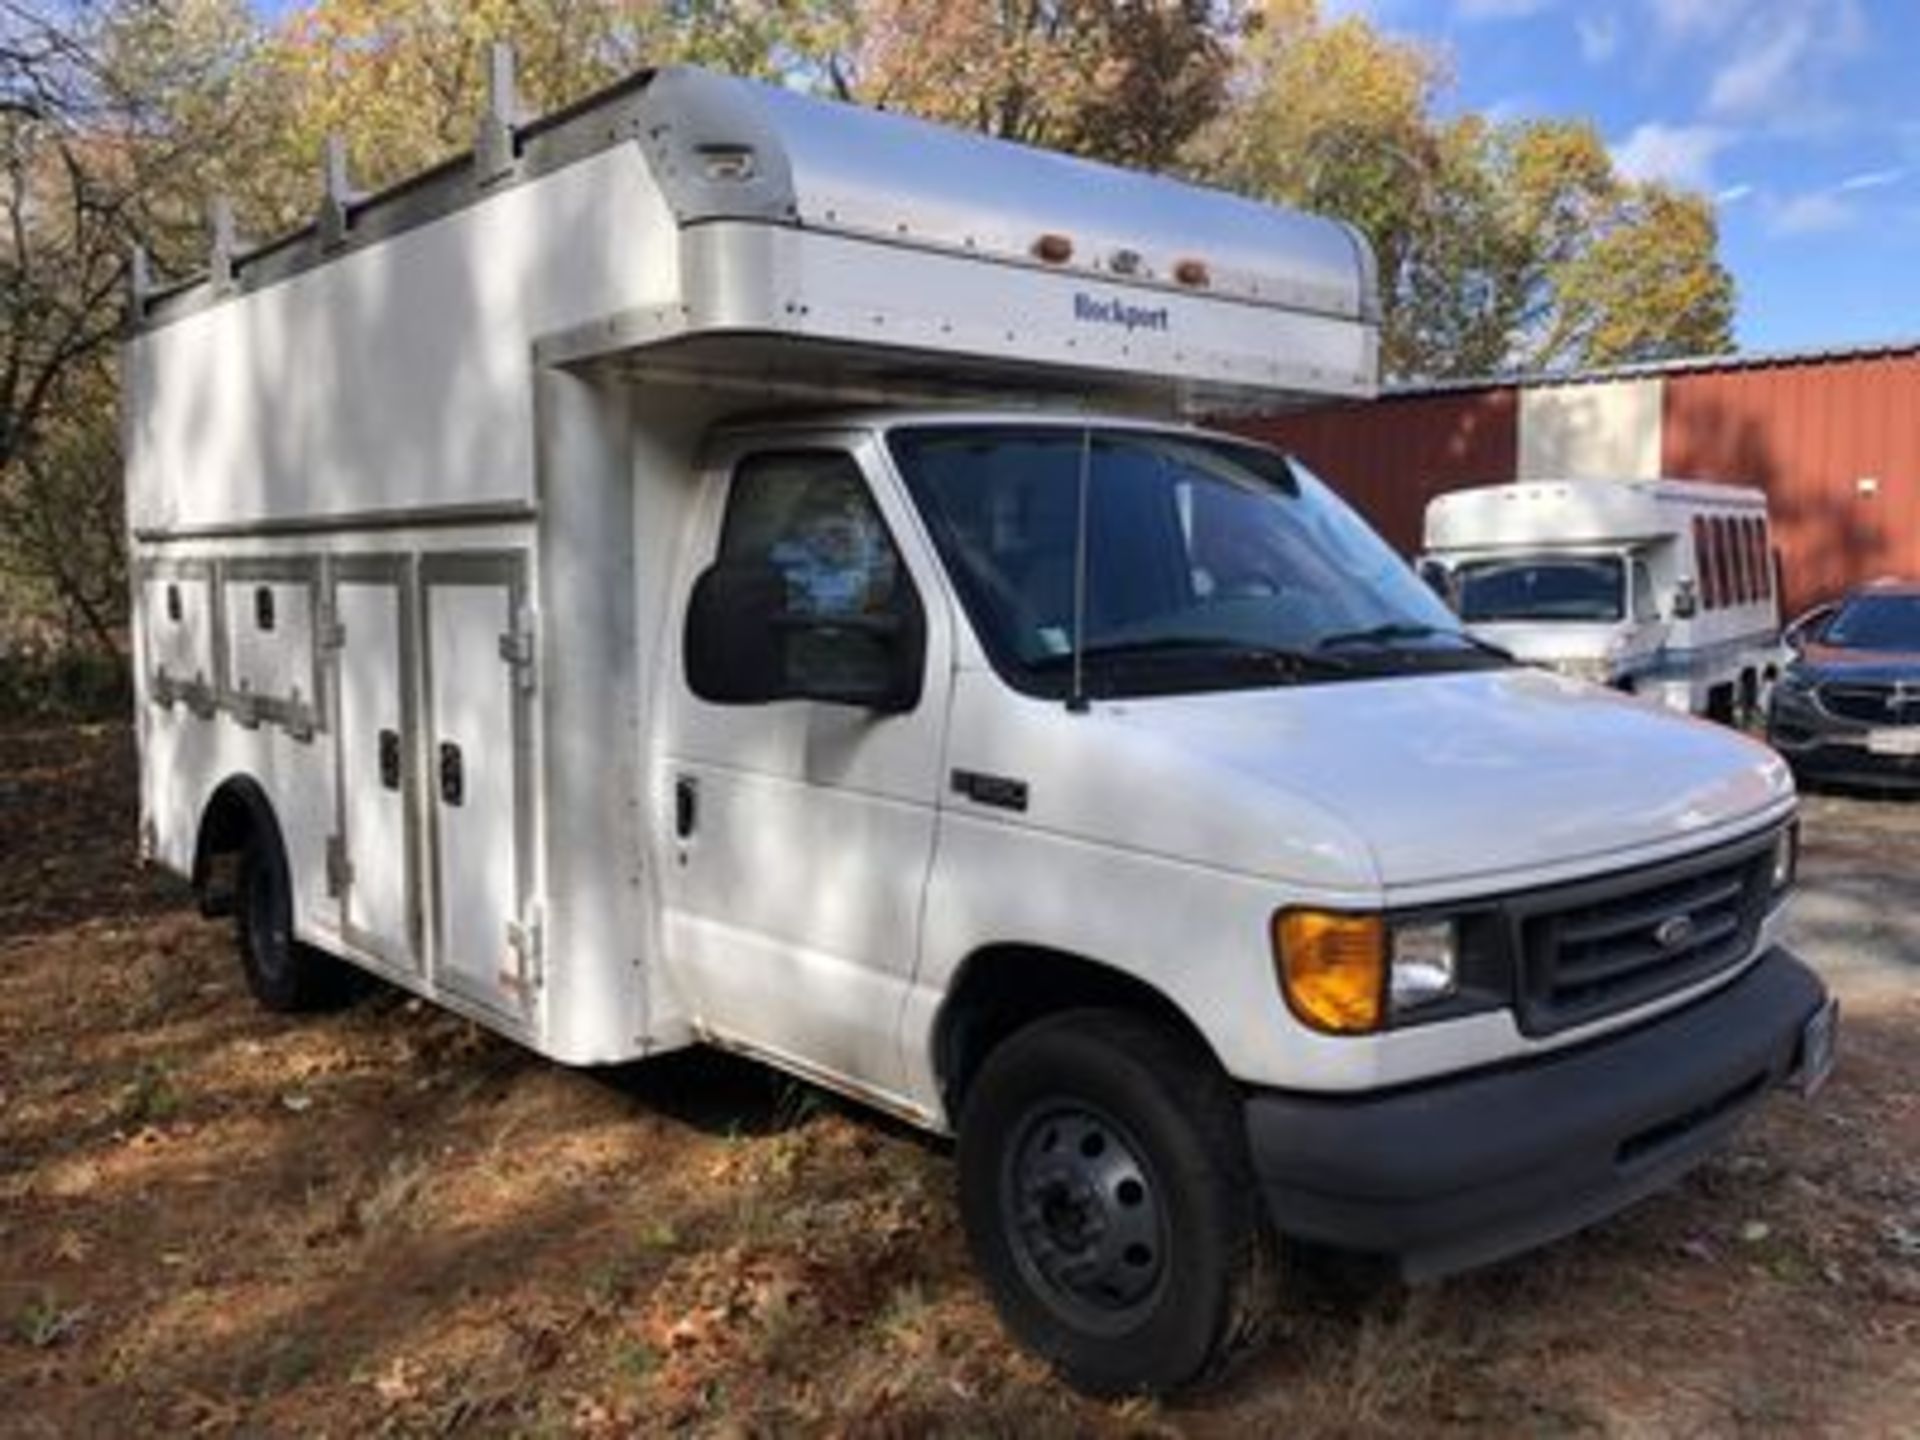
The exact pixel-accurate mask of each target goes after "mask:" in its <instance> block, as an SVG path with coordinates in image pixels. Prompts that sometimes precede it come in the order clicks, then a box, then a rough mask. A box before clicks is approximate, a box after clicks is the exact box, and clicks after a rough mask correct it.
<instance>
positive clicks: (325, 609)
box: [313, 605, 347, 651]
mask: <svg viewBox="0 0 1920 1440" xmlns="http://www.w3.org/2000/svg"><path fill="white" fill-rule="evenodd" d="M313 643H314V644H315V645H316V646H318V647H319V648H320V649H321V650H323V651H324V650H342V649H345V648H346V644H347V627H346V623H345V622H344V621H343V620H341V618H340V617H339V615H338V614H336V613H335V611H334V608H333V607H332V606H331V605H323V606H322V607H321V608H320V617H319V619H318V620H316V621H315V622H314V626H313Z"/></svg>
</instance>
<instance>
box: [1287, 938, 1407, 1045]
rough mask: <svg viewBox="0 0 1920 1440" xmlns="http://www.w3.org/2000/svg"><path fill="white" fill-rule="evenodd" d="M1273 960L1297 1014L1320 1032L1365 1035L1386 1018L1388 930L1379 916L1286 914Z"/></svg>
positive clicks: (1290, 1004)
mask: <svg viewBox="0 0 1920 1440" xmlns="http://www.w3.org/2000/svg"><path fill="white" fill-rule="evenodd" d="M1273 960H1274V966H1275V968H1276V969H1277V970H1278V971H1279V975H1280V989H1281V991H1282V993H1283V994H1285V995H1286V997H1287V1004H1288V1006H1289V1007H1291V1008H1292V1010H1293V1013H1294V1014H1296V1015H1298V1016H1299V1017H1300V1018H1301V1019H1302V1020H1304V1021H1306V1023H1307V1024H1309V1025H1311V1026H1312V1027H1313V1028H1314V1029H1316V1030H1325V1031H1327V1032H1328V1033H1330V1034H1334V1035H1361V1034H1365V1033H1367V1032H1369V1031H1372V1030H1377V1029H1379V1028H1380V1023H1381V1021H1382V1020H1383V1019H1384V1018H1385V1015H1386V993H1387V930H1386V925H1385V923H1384V922H1383V921H1382V920H1381V919H1380V917H1379V916H1378V915H1343V914H1340V913H1339V912H1337V911H1332V910H1282V911H1280V912H1279V913H1278V914H1276V915H1275V916H1274V917H1273Z"/></svg>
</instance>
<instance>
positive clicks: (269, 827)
mask: <svg viewBox="0 0 1920 1440" xmlns="http://www.w3.org/2000/svg"><path fill="white" fill-rule="evenodd" d="M256 840H262V841H267V842H269V843H271V844H272V845H274V846H276V847H279V846H280V845H281V840H280V822H279V821H278V820H277V819H275V818H274V814H273V802H272V801H270V800H268V799H267V793H266V791H265V790H263V789H261V788H260V782H259V781H257V780H255V779H254V778H253V777H252V776H251V775H235V776H232V777H231V778H229V779H227V780H224V781H222V782H221V784H220V787H219V788H218V789H217V790H215V791H214V792H213V796H212V798H211V799H209V800H208V801H207V805H206V808H205V809H204V810H202V811H201V812H200V833H199V836H198V837H197V838H196V840H195V841H194V846H193V876H192V879H193V888H194V890H195V891H196V892H197V893H198V894H199V896H200V906H201V909H202V910H203V911H205V912H206V913H207V914H209V915H220V914H225V913H227V907H228V906H230V905H231V903H232V879H233V877H232V874H231V871H232V868H233V867H231V866H223V865H220V863H219V862H220V861H222V860H225V859H228V858H232V859H234V860H236V861H237V860H238V858H239V856H240V854H241V852H243V851H244V850H246V849H247V847H248V846H249V845H252V844H253V843H254V842H255V841H256ZM282 853H284V851H283V852H282Z"/></svg>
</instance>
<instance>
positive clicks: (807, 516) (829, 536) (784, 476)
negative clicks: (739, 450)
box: [719, 451, 911, 619]
mask: <svg viewBox="0 0 1920 1440" xmlns="http://www.w3.org/2000/svg"><path fill="white" fill-rule="evenodd" d="M719 558H720V561H721V563H723V564H730V565H764V566H766V567H768V568H769V569H770V570H772V571H773V572H774V573H775V574H777V575H778V576H779V577H780V580H781V583H782V585H783V587H784V590H785V595H786V604H785V607H784V608H785V610H786V612H787V613H788V614H790V615H797V616H798V615H804V616H812V617H818V618H822V619H826V618H846V617H852V616H862V615H866V616H875V615H884V614H887V613H889V612H891V611H892V610H893V609H894V607H895V605H896V604H897V603H898V602H899V600H900V598H901V594H902V591H903V590H904V589H905V587H907V586H908V585H909V584H910V583H911V582H909V581H908V580H907V578H906V571H905V567H904V566H903V565H902V564H901V562H900V552H899V551H898V550H896V549H895V548H894V544H893V537H892V536H891V535H889V534H888V533H887V527H886V524H885V523H884V522H883V521H882V520H881V518H880V512H879V510H878V509H877V508H876V507H875V506H874V503H873V497H872V496H871V495H869V494H868V493H867V484H866V481H865V480H864V479H863V478H862V477H861V474H860V470H859V467H858V466H856V465H855V464H854V463H853V459H852V457H851V456H847V455H841V454H837V453H835V452H832V451H794V452H791V453H787V454H777V455H756V456H753V457H751V458H749V459H747V460H745V461H742V462H741V464H740V466H739V468H738V469H737V470H736V471H735V472H734V477H733V491H732V494H731V495H729V496H728V499H727V517H726V522H725V525H724V526H723V528H722V529H721V533H720V556H719Z"/></svg>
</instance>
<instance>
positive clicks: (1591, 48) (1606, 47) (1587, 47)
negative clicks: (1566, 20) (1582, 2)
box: [1573, 13, 1620, 65]
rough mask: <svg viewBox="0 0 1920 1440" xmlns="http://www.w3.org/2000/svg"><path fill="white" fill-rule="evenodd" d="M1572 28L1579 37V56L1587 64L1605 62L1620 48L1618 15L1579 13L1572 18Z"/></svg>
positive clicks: (1601, 63) (1602, 63)
mask: <svg viewBox="0 0 1920 1440" xmlns="http://www.w3.org/2000/svg"><path fill="white" fill-rule="evenodd" d="M1573 28H1574V32H1575V33H1576V34H1577V35H1578V36H1579V37H1580V58H1581V59H1583V60H1585V61H1586V62H1587V63H1588V64H1589V65H1604V64H1606V63H1607V61H1609V60H1611V59H1612V58H1613V57H1614V55H1615V53H1616V52H1617V51H1618V50H1619V49H1620V17H1619V16H1618V15H1614V14H1612V13H1608V14H1605V15H1579V16H1576V17H1575V18H1574V22H1573Z"/></svg>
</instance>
